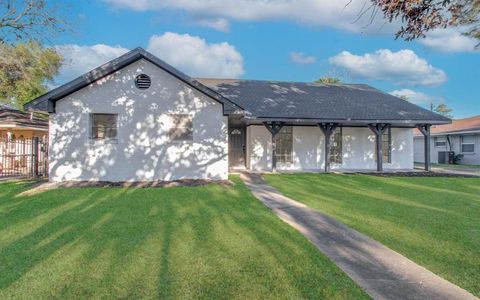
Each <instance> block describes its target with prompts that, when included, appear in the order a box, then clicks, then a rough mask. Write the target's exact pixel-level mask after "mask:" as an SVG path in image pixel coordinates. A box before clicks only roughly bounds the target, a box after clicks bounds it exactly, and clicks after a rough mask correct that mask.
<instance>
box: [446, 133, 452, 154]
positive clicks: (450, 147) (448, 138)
mask: <svg viewBox="0 0 480 300" xmlns="http://www.w3.org/2000/svg"><path fill="white" fill-rule="evenodd" d="M447 143H448V149H449V151H452V142H451V141H450V136H449V135H448V134H447Z"/></svg>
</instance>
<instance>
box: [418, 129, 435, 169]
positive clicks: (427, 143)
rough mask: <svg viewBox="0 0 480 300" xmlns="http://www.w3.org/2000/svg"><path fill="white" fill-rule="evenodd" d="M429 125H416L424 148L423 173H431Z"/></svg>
mask: <svg viewBox="0 0 480 300" xmlns="http://www.w3.org/2000/svg"><path fill="white" fill-rule="evenodd" d="M431 126H432V125H430V124H423V125H418V126H417V129H418V130H419V131H420V132H421V133H422V134H423V140H424V143H425V145H424V147H425V171H431V170H432V166H431V163H430V127H431Z"/></svg>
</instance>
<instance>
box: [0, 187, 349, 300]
mask: <svg viewBox="0 0 480 300" xmlns="http://www.w3.org/2000/svg"><path fill="white" fill-rule="evenodd" d="M25 188H26V186H23V187H21V188H19V189H16V190H14V191H12V192H7V193H6V194H4V195H3V196H2V198H3V200H1V202H0V225H1V226H0V232H1V233H2V234H3V236H2V237H0V274H1V275H0V289H7V288H9V287H10V286H11V285H12V284H13V283H15V282H17V281H18V280H19V279H20V278H21V277H22V276H23V275H25V274H27V273H28V272H30V271H32V270H33V269H35V267H37V266H39V265H40V264H42V263H43V262H44V261H45V260H47V259H49V258H50V257H51V256H53V255H55V254H56V253H57V252H58V251H62V250H65V249H70V247H78V249H82V252H81V258H80V259H81V263H82V265H83V266H86V267H85V269H82V270H76V271H75V273H74V275H72V278H71V282H65V283H64V285H67V286H68V285H79V284H80V285H81V281H82V278H83V279H85V278H86V280H92V279H91V278H90V277H89V276H90V274H88V273H89V272H90V271H92V269H90V268H89V267H87V266H89V265H91V264H94V263H95V262H96V261H97V259H98V258H99V257H100V256H101V255H103V254H104V253H106V252H108V251H111V252H112V253H111V256H110V257H109V261H106V262H102V263H103V264H105V266H104V268H105V269H106V270H108V271H106V272H103V273H102V274H101V275H99V276H100V278H98V279H97V280H99V281H104V282H105V285H112V286H113V285H115V284H116V282H117V281H116V276H117V275H116V274H115V273H116V272H123V271H125V270H124V268H123V267H122V266H123V264H127V263H131V261H132V260H134V261H136V260H137V259H145V260H147V262H141V261H139V264H142V263H143V264H144V268H145V269H146V268H150V267H152V265H153V266H154V267H156V268H153V269H155V270H157V271H155V273H156V274H157V277H156V278H153V279H149V280H153V281H154V285H155V290H156V293H157V296H158V297H160V298H168V297H171V296H173V295H178V289H177V288H178V287H179V286H190V288H193V290H194V291H195V293H196V294H194V295H191V294H190V296H202V295H203V296H205V295H209V296H218V297H238V296H239V294H238V293H239V292H243V293H247V294H246V295H248V292H247V290H248V289H249V288H250V287H249V286H247V285H242V284H241V282H239V280H242V278H245V276H244V274H245V272H246V273H249V272H250V273H252V274H255V275H256V276H259V277H258V280H260V281H268V282H255V281H258V280H257V279H255V277H252V278H253V281H252V282H251V285H255V284H258V285H262V286H263V287H264V288H268V289H269V290H268V292H270V288H272V289H273V290H275V288H278V289H281V288H285V282H283V283H282V282H281V281H279V282H276V281H277V280H276V279H275V277H276V276H282V280H283V281H287V282H289V284H290V285H291V286H293V287H294V290H295V291H296V293H299V294H301V295H302V296H303V297H312V296H314V295H315V293H316V294H318V293H319V291H321V290H323V291H324V292H325V293H330V294H328V295H330V296H331V295H334V294H332V291H334V292H338V293H346V292H345V291H344V290H342V285H345V287H348V284H350V283H349V282H348V281H345V282H343V283H339V284H338V286H336V287H329V286H328V284H330V283H331V282H333V281H334V280H336V279H338V278H342V279H343V278H344V277H343V276H344V275H343V274H341V272H340V271H339V270H338V269H336V268H333V267H330V266H329V265H327V267H328V268H332V270H331V271H328V272H325V268H323V269H322V268H320V267H318V266H321V265H323V264H329V262H328V261H327V262H326V259H325V258H324V257H323V256H321V255H320V254H319V253H317V252H316V249H314V248H313V247H312V246H311V245H309V244H308V243H307V242H306V241H305V240H304V239H303V237H301V236H300V235H299V234H297V233H296V232H295V231H294V230H293V229H291V228H289V227H288V226H286V225H282V223H281V222H280V221H279V220H278V219H276V217H275V216H274V215H273V214H271V213H270V212H268V211H267V210H266V209H265V208H264V207H263V206H262V205H261V204H260V203H259V202H257V201H256V200H254V199H253V198H252V196H251V195H250V194H249V192H248V191H247V190H246V188H245V187H244V186H243V184H241V186H239V183H238V182H237V185H236V186H235V187H225V186H219V185H214V184H213V185H209V186H205V187H191V188H176V187H174V188H164V189H124V188H108V189H101V188H93V189H92V188H80V189H74V188H70V189H56V190H50V191H46V192H43V193H40V194H37V195H35V196H21V197H18V196H17V197H15V196H16V195H18V194H19V193H20V192H21V191H22V190H24V189H25ZM82 247H84V249H83V248H82ZM147 248H148V254H145V251H144V249H147ZM139 253H140V255H139ZM245 253H247V254H245ZM64 255H67V256H68V253H66V254H64ZM144 256H146V258H145V257H144ZM150 259H151V260H150ZM183 260H184V261H185V263H186V264H187V265H186V266H182V263H179V262H180V261H183ZM299 260H300V261H299ZM188 264H193V265H188ZM195 264H196V265H195ZM299 264H301V265H302V266H306V267H299ZM142 266H143V265H142ZM66 267H67V269H68V262H67V266H66ZM99 268H100V267H99ZM196 268H197V269H196ZM93 270H95V268H93ZM271 271H274V273H273V274H272V273H271ZM145 272H146V271H145ZM186 273H188V274H186ZM325 273H326V274H325ZM131 275H132V277H133V278H132V279H131V280H132V281H131V282H129V283H130V284H132V285H133V284H134V282H135V284H140V285H141V284H143V283H142V280H145V278H143V277H145V276H147V275H144V274H143V273H142V270H140V271H139V273H138V274H137V273H132V274H131ZM137 275H138V278H136V279H135V276H137ZM142 276H143V277H142ZM325 278H327V279H328V278H330V279H331V280H326V279H325ZM188 280H190V281H188ZM249 280H250V278H249ZM337 282H340V281H337ZM47 283H48V284H47V285H46V286H45V288H48V285H50V284H52V283H51V282H48V281H47ZM145 284H146V283H145ZM322 285H324V286H322ZM85 288H86V287H85V286H83V287H82V286H80V287H78V286H77V289H79V290H84V289H85ZM148 288H150V287H149V286H147V285H145V286H142V287H140V288H139V287H136V289H137V290H138V291H137V292H138V293H142V292H140V291H141V290H143V291H144V290H145V289H148ZM64 289H65V287H64V288H63V290H64ZM244 289H247V290H244ZM134 290H135V288H134ZM63 292H65V291H63ZM125 293H128V294H126V295H125V294H122V295H120V296H122V297H123V296H131V297H138V296H141V294H135V293H134V294H130V293H132V290H130V291H126V292H125ZM80 295H81V294H80ZM56 296H58V295H56ZM77 296H78V295H77Z"/></svg>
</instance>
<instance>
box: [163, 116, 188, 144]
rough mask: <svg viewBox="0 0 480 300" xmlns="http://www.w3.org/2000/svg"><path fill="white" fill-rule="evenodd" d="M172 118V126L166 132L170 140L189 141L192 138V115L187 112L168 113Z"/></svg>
mask: <svg viewBox="0 0 480 300" xmlns="http://www.w3.org/2000/svg"><path fill="white" fill-rule="evenodd" d="M170 118H172V128H170V131H169V132H168V136H169V137H170V140H173V141H191V140H193V121H192V116H190V115H188V114H174V115H170Z"/></svg>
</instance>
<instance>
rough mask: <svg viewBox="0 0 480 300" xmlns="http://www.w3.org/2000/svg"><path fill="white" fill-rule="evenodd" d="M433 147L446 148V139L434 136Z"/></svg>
mask: <svg viewBox="0 0 480 300" xmlns="http://www.w3.org/2000/svg"><path fill="white" fill-rule="evenodd" d="M433 140H434V143H435V147H445V146H447V139H446V138H445V137H444V136H436V137H434V138H433Z"/></svg>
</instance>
